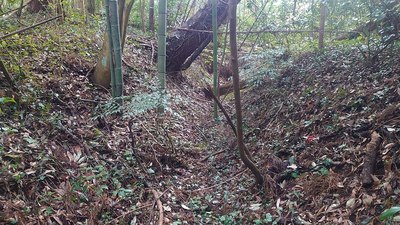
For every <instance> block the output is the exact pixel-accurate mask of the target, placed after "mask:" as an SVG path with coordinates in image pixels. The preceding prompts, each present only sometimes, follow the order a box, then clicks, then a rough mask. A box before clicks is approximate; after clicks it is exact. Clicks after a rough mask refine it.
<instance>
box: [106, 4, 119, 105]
mask: <svg viewBox="0 0 400 225" xmlns="http://www.w3.org/2000/svg"><path fill="white" fill-rule="evenodd" d="M104 5H105V7H106V25H107V29H106V30H107V36H106V39H107V40H108V45H109V48H110V49H111V50H110V56H109V59H110V60H111V63H110V66H111V68H110V73H111V95H112V96H113V97H115V96H116V93H115V91H116V88H115V80H114V79H115V74H114V69H113V62H112V59H113V51H112V49H113V42H112V32H111V14H110V0H105V4H104ZM107 40H104V41H107Z"/></svg>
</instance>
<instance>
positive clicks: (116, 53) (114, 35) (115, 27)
mask: <svg viewBox="0 0 400 225" xmlns="http://www.w3.org/2000/svg"><path fill="white" fill-rule="evenodd" d="M109 4H110V29H111V36H110V37H111V42H112V48H110V49H111V54H112V56H113V57H111V62H112V63H111V66H112V69H111V71H114V78H112V79H111V80H112V81H114V84H113V88H115V91H113V94H114V95H113V97H121V96H122V92H123V79H122V55H121V39H120V27H119V15H118V2H117V0H109ZM120 104H122V102H120Z"/></svg>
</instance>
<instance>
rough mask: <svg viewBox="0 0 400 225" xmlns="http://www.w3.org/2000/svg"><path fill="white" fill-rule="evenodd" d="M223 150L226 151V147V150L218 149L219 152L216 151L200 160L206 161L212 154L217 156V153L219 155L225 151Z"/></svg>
mask: <svg viewBox="0 0 400 225" xmlns="http://www.w3.org/2000/svg"><path fill="white" fill-rule="evenodd" d="M223 152H225V149H224V150H221V151H218V152H214V153H213V154H210V155H208V156H206V157H204V158H203V159H201V160H200V162H204V161H206V160H207V159H208V158H210V157H211V156H216V155H219V154H221V153H223Z"/></svg>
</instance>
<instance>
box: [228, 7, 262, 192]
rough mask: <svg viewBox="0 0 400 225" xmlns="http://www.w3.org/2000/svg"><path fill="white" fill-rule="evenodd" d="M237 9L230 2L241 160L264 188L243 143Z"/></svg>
mask: <svg viewBox="0 0 400 225" xmlns="http://www.w3.org/2000/svg"><path fill="white" fill-rule="evenodd" d="M236 8H237V0H230V1H229V28H230V29H229V30H230V35H229V41H230V47H231V65H232V78H233V89H234V95H235V108H236V132H237V143H238V148H239V153H240V158H241V159H242V161H243V163H244V164H245V165H246V166H247V167H248V168H249V169H250V170H251V172H252V173H253V174H254V176H255V179H256V182H257V184H258V185H259V186H260V187H262V186H263V184H264V177H263V176H262V175H261V173H260V171H259V170H258V169H257V166H256V165H255V164H254V162H253V161H251V160H250V159H249V156H248V155H247V154H246V150H245V149H246V146H245V145H244V142H243V126H242V106H241V103H240V84H239V69H238V67H239V65H238V56H237V41H236Z"/></svg>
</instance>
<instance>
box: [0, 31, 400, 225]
mask: <svg viewBox="0 0 400 225" xmlns="http://www.w3.org/2000/svg"><path fill="white" fill-rule="evenodd" d="M71 36H72V37H71ZM71 36H69V38H78V37H74V36H73V35H71ZM44 40H45V39H44ZM80 41H81V42H83V43H82V45H83V46H94V44H93V40H88V39H82V40H80ZM64 43H65V42H64ZM154 43H155V41H154V40H151V39H146V38H142V37H137V36H129V37H128V40H127V42H126V44H127V47H126V49H125V56H124V61H125V64H124V65H125V69H124V71H125V77H124V82H125V94H126V95H135V96H140V95H144V94H146V93H147V94H148V93H151V92H152V90H153V89H154V87H155V86H156V79H155V76H156V71H155V70H154V69H155V65H154V63H153V61H152V59H153V57H154V54H155V53H154V52H155V50H154ZM97 46H99V45H97ZM18 47H20V46H14V48H17V49H7V50H4V52H3V53H5V52H7V51H18V50H21V49H18ZM88 49H90V48H88ZM95 50H96V49H95V48H94V49H93V50H87V52H91V51H92V52H91V54H89V56H87V55H82V54H78V53H76V54H64V55H62V54H61V53H60V52H56V53H54V52H53V51H52V52H47V51H44V53H43V52H38V53H37V54H34V55H27V56H26V57H22V58H21V59H20V60H21V61H19V64H20V65H27V68H29V69H27V71H28V72H27V74H26V75H25V77H19V78H18V79H17V81H18V82H17V87H18V89H19V90H18V91H13V90H12V89H11V88H10V86H9V85H8V84H7V83H6V82H5V80H4V77H3V76H2V75H1V74H0V79H1V83H0V97H14V98H15V99H16V100H17V102H18V104H12V103H7V104H3V105H0V107H1V108H2V111H3V114H2V115H1V117H0V118H1V120H0V131H1V136H0V167H1V171H0V172H1V174H0V223H19V224H46V223H48V224H156V223H157V221H158V219H159V218H160V209H159V208H158V207H157V204H156V203H157V199H155V196H156V195H154V191H156V192H157V193H158V195H159V196H160V198H159V199H158V200H159V201H161V204H162V206H163V208H162V215H163V220H164V223H165V224H274V223H275V224H379V223H380V221H379V220H378V216H379V215H380V214H381V213H382V212H383V211H384V210H385V209H388V208H390V207H392V206H395V205H396V204H398V203H399V197H398V193H399V190H400V189H399V187H400V186H399V181H398V177H399V171H398V169H397V168H398V166H400V164H399V163H400V161H399V159H398V157H397V155H398V154H399V146H400V143H399V132H400V108H399V103H400V91H399V89H398V88H399V81H400V80H399V73H400V65H399V63H398V62H399V61H400V56H399V54H394V50H393V52H386V53H385V54H383V55H381V56H380V61H379V62H377V63H376V64H375V65H374V67H373V68H372V67H368V66H366V64H365V63H364V60H363V58H362V56H361V54H360V53H359V52H358V50H326V52H325V53H306V54H302V55H300V56H298V57H295V58H294V59H293V63H292V64H291V65H290V66H287V67H284V68H281V73H280V75H279V76H277V77H276V78H273V79H271V78H270V77H265V80H264V81H265V82H259V84H260V85H259V86H252V87H249V88H247V89H245V90H244V91H243V92H242V102H243V109H244V119H245V131H246V138H245V139H246V143H247V146H248V148H249V149H250V151H251V153H252V154H253V157H254V159H255V161H256V162H257V164H258V166H259V168H260V170H261V171H262V173H263V174H264V176H265V177H266V181H267V182H266V185H265V187H264V189H263V190H259V189H257V187H256V186H254V180H253V176H252V174H251V172H250V171H249V170H247V169H245V168H244V166H243V164H242V163H241V161H240V159H239V157H238V154H237V150H236V146H235V137H234V134H233V132H232V130H230V128H229V126H228V125H227V124H226V123H225V119H224V118H223V117H221V122H220V123H215V122H214V120H213V119H212V102H211V101H209V100H208V99H207V98H206V97H205V96H204V94H203V92H202V86H200V84H199V83H201V82H199V81H198V80H197V79H191V78H190V77H189V79H188V83H181V84H179V85H177V84H175V83H173V82H169V83H168V91H169V95H170V99H169V100H168V101H169V105H168V107H167V108H166V111H165V116H164V118H163V120H162V121H161V120H159V119H157V118H158V116H157V112H156V110H155V109H150V110H146V109H147V108H146V107H148V108H152V107H151V104H152V103H151V101H152V100H151V99H150V100H149V101H139V103H138V102H136V104H134V105H130V100H129V99H127V100H126V101H125V104H126V106H127V107H126V108H125V109H124V113H123V115H118V114H115V113H114V114H112V113H110V107H107V106H106V105H107V99H109V98H110V93H109V92H108V91H107V90H105V89H103V88H99V87H95V86H93V85H92V84H91V83H90V82H89V80H88V78H87V73H88V72H89V71H90V69H91V68H92V65H94V63H95V61H96V54H95V53H94V52H95ZM21 51H22V50H21ZM61 52H64V50H63V51H61ZM397 52H398V51H397ZM51 59H57V62H58V63H59V64H50V63H49V62H53V61H52V60H51ZM285 60H287V59H285ZM243 66H245V63H244V65H243ZM196 71H197V70H196V65H194V66H193V68H192V70H190V72H188V73H191V74H190V75H192V73H196ZM11 73H12V74H13V76H14V77H15V78H16V77H17V76H18V74H17V73H16V71H11ZM199 73H200V72H199V71H197V74H193V76H194V77H195V76H197V77H201V76H202V75H201V74H199ZM186 75H187V76H189V74H186ZM230 98H231V97H230V96H228V97H227V98H226V99H227V100H225V101H224V103H223V104H224V106H226V108H227V110H228V111H229V112H231V113H232V111H233V107H232V106H233V103H232V102H231V101H230V100H229V99H230ZM153 100H154V99H153ZM146 102H148V103H146ZM141 109H144V110H143V111H140V110H141ZM233 118H234V116H233ZM373 131H376V132H377V134H379V136H380V137H381V140H382V143H380V144H379V146H377V148H376V149H375V150H376V152H377V157H376V158H377V160H376V163H374V165H373V166H374V171H373V176H371V177H370V178H371V179H372V183H369V184H366V183H364V184H363V177H362V176H361V174H362V171H363V166H364V164H363V163H364V160H365V159H364V156H365V155H366V151H367V149H366V148H367V145H368V143H370V142H371V134H372V132H373Z"/></svg>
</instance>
